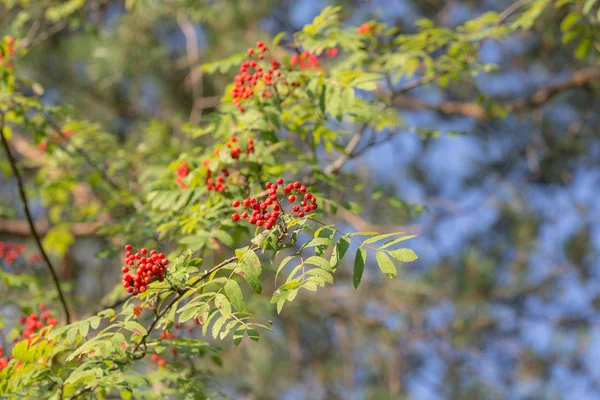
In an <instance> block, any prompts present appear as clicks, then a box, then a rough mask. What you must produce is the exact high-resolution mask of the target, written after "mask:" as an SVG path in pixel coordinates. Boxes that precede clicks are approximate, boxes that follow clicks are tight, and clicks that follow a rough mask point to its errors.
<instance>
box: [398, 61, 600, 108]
mask: <svg viewBox="0 0 600 400" xmlns="http://www.w3.org/2000/svg"><path fill="white" fill-rule="evenodd" d="M597 80H600V68H594V67H592V68H585V69H581V70H579V71H575V72H573V73H572V74H571V75H570V76H569V78H568V79H566V80H564V81H562V82H559V83H555V84H550V85H548V86H546V87H543V88H541V89H538V90H536V91H535V92H534V93H533V94H532V95H531V96H529V97H526V98H524V99H520V100H515V101H512V102H508V103H500V104H499V105H498V108H499V109H504V110H506V111H507V112H512V113H519V112H525V111H528V110H532V109H535V108H537V107H540V106H543V105H544V104H546V103H547V102H549V101H550V100H552V99H553V98H554V97H555V96H556V95H558V94H560V93H563V92H565V91H567V90H570V89H574V88H578V87H582V86H585V85H586V84H589V83H591V82H594V81H597ZM387 96H390V94H387ZM394 105H395V106H397V107H400V108H405V109H410V110H429V111H436V112H440V113H442V114H446V115H462V116H466V117H472V118H475V119H478V120H484V119H488V118H495V117H498V116H499V115H500V114H499V112H498V111H495V112H494V110H492V112H491V113H488V112H487V110H486V109H485V108H484V107H482V106H480V105H479V104H476V103H473V102H463V101H442V102H441V103H439V104H429V103H426V102H424V101H421V100H419V99H415V98H412V97H409V96H399V95H397V96H396V98H395V101H394Z"/></svg>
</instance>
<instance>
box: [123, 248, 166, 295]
mask: <svg viewBox="0 0 600 400" xmlns="http://www.w3.org/2000/svg"><path fill="white" fill-rule="evenodd" d="M132 249H133V246H131V245H130V244H128V245H126V246H125V251H126V253H125V265H124V266H123V267H121V272H123V287H124V288H125V289H127V292H129V293H133V294H138V293H143V292H145V291H146V289H147V287H148V284H149V283H150V282H152V281H153V280H154V279H157V280H158V281H159V282H162V281H163V280H164V279H165V272H166V271H167V268H166V267H167V265H168V264H169V260H168V259H167V258H166V257H165V255H164V254H163V253H158V252H157V251H156V250H150V252H148V249H145V248H143V249H140V250H139V251H138V252H136V253H132ZM131 267H135V268H136V270H135V272H133V271H131V269H132V268H131Z"/></svg>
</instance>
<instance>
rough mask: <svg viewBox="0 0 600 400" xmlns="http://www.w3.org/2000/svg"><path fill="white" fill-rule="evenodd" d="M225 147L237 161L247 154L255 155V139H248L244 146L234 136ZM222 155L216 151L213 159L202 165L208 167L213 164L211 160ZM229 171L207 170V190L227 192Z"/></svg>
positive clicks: (222, 169) (224, 169) (203, 162)
mask: <svg viewBox="0 0 600 400" xmlns="http://www.w3.org/2000/svg"><path fill="white" fill-rule="evenodd" d="M225 147H226V148H227V151H228V152H229V155H230V156H231V158H233V159H234V160H236V161H239V160H240V156H241V155H242V154H245V155H246V156H248V155H250V154H251V153H254V139H252V138H248V140H247V141H246V144H245V145H244V144H242V142H241V141H239V140H238V138H237V137H235V136H232V137H231V138H229V140H228V141H227V143H225ZM220 155H221V149H216V150H215V152H214V154H213V156H212V158H211V159H208V160H204V161H202V165H203V166H205V167H208V166H209V165H210V163H211V160H214V159H219V157H220ZM229 174H230V173H229V169H227V168H225V167H223V168H221V169H220V170H217V171H211V170H210V169H207V171H206V175H205V177H204V182H205V183H206V188H207V190H208V191H211V190H212V191H215V192H219V193H223V192H225V190H226V186H227V178H229Z"/></svg>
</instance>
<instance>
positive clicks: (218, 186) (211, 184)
mask: <svg viewBox="0 0 600 400" xmlns="http://www.w3.org/2000/svg"><path fill="white" fill-rule="evenodd" d="M213 177H214V179H213ZM228 177H229V170H228V169H227V168H221V170H220V171H218V172H216V173H215V174H214V175H213V172H212V171H211V170H210V169H209V170H207V171H206V177H205V178H204V182H205V183H206V190H208V191H209V192H210V191H211V190H214V191H215V192H219V193H223V192H224V191H225V185H226V182H225V179H226V178H228Z"/></svg>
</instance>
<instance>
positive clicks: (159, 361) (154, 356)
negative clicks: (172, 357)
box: [152, 354, 167, 367]
mask: <svg viewBox="0 0 600 400" xmlns="http://www.w3.org/2000/svg"><path fill="white" fill-rule="evenodd" d="M152 361H154V362H155V363H157V364H158V366H159V367H164V366H165V365H166V364H167V361H166V360H165V359H164V358H160V356H159V355H158V354H152Z"/></svg>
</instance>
